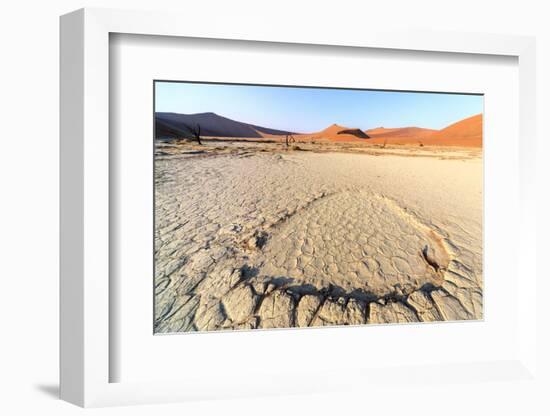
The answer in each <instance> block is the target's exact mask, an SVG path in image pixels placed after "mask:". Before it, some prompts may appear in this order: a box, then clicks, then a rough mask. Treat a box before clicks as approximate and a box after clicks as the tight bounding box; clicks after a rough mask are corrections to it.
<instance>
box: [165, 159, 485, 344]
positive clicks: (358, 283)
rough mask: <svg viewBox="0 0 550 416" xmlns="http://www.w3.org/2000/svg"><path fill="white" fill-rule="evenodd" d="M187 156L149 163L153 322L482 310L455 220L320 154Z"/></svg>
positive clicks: (296, 322)
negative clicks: (342, 171) (334, 167)
mask: <svg viewBox="0 0 550 416" xmlns="http://www.w3.org/2000/svg"><path fill="white" fill-rule="evenodd" d="M189 157H190V158H192V161H190V160H185V161H181V160H178V159H176V158H164V159H162V160H160V161H158V162H157V168H156V184H157V195H156V217H157V224H156V236H155V238H156V241H155V247H156V253H155V257H156V276H155V332H164V333H166V332H182V331H196V330H201V331H202V330H220V329H227V330H229V329H254V328H286V327H307V326H325V325H359V324H366V323H369V324H370V323H398V322H427V321H441V320H463V319H480V318H481V314H482V289H481V280H480V270H479V267H478V265H477V264H478V263H477V262H472V261H469V260H472V259H473V258H475V259H476V261H477V257H473V256H474V255H473V254H472V253H471V251H470V247H471V245H472V237H471V234H472V233H471V232H470V231H469V230H465V227H462V226H461V227H460V229H458V228H457V227H456V226H455V225H454V224H453V223H452V222H448V223H446V222H444V221H443V222H436V221H429V222H428V221H425V220H423V219H422V218H424V217H423V216H422V215H419V214H418V213H417V212H416V211H415V210H413V209H412V208H411V207H409V206H407V205H403V204H402V203H400V202H397V201H396V200H395V198H392V197H389V196H387V195H385V193H382V192H380V191H379V190H374V189H372V187H370V186H367V185H368V184H365V180H364V179H362V178H359V179H355V178H350V177H349V176H345V175H333V172H328V174H327V173H326V172H325V173H323V172H324V171H323V170H322V169H320V168H319V166H320V165H319V164H318V161H317V160H315V158H318V157H321V156H319V155H300V156H299V157H296V156H286V155H285V156H281V155H279V154H269V153H268V154H251V155H248V154H247V157H244V158H241V157H239V158H238V161H237V162H236V161H235V158H234V157H233V156H232V155H216V158H209V157H205V156H204V155H203V154H199V155H193V156H189ZM322 157H326V156H325V155H323V156H322ZM362 157H363V158H365V157H367V156H362ZM311 160H313V162H314V163H310V161H311ZM190 162H192V163H190ZM315 162H317V163H315ZM357 169H363V167H362V165H358V168H357ZM167 171H169V172H170V174H167V173H166V172H167ZM243 172H246V173H247V176H243ZM323 175H324V176H323ZM206 183H207V184H208V186H206V185H205V184H206ZM457 230H458V231H457Z"/></svg>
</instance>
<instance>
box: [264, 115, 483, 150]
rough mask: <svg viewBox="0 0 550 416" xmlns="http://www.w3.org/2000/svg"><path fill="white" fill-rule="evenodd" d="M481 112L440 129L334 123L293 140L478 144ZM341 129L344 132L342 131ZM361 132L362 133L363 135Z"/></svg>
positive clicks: (429, 144)
mask: <svg viewBox="0 0 550 416" xmlns="http://www.w3.org/2000/svg"><path fill="white" fill-rule="evenodd" d="M482 121H483V119H482V115H481V114H478V115H475V116H472V117H469V118H466V119H464V120H461V121H458V122H456V123H454V124H451V125H450V126H448V127H445V128H444V129H442V130H432V129H424V128H420V127H398V128H385V127H377V128H374V129H370V130H365V131H364V132H363V131H361V130H359V129H355V128H349V127H345V126H341V125H338V124H332V125H330V126H329V127H327V128H326V129H324V130H321V131H318V132H316V133H309V134H294V135H293V137H294V138H295V139H296V140H297V141H328V142H363V143H369V144H384V143H387V144H396V145H421V144H422V145H426V146H460V147H481V144H482V124H483V123H482ZM256 131H257V132H258V134H259V135H260V136H261V137H263V138H270V139H278V140H285V136H284V135H273V134H268V133H263V132H260V131H258V130H256ZM344 132H345V133H344ZM363 133H364V134H365V135H366V137H365V136H363Z"/></svg>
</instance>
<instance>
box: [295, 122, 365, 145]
mask: <svg viewBox="0 0 550 416" xmlns="http://www.w3.org/2000/svg"><path fill="white" fill-rule="evenodd" d="M343 131H349V132H356V133H355V134H351V133H341V132H343ZM362 134H363V132H362V131H361V130H359V129H355V128H349V127H345V126H340V125H338V124H332V125H330V126H328V127H327V128H326V129H324V130H321V131H318V132H317V133H311V134H296V135H295V136H294V137H295V138H296V140H328V141H333V142H355V141H361V142H365V141H368V137H359V135H362Z"/></svg>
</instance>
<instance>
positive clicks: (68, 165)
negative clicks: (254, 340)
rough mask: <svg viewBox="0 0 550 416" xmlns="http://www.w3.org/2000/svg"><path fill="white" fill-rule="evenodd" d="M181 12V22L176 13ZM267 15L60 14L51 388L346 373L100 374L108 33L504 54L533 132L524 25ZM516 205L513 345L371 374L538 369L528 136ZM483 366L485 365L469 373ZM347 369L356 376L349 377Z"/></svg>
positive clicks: (531, 54) (157, 390)
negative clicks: (56, 378)
mask: <svg viewBox="0 0 550 416" xmlns="http://www.w3.org/2000/svg"><path fill="white" fill-rule="evenodd" d="M181 21H185V22H186V24H185V25H181V23H180V22H181ZM279 29H280V28H279V27H277V26H271V25H269V24H266V25H262V26H261V27H251V28H246V27H245V26H242V29H241V26H239V30H241V31H242V33H241V32H239V30H237V29H236V28H235V26H234V25H232V23H231V22H228V23H227V24H226V25H217V26H216V27H208V26H205V25H202V24H201V23H200V21H194V20H192V19H191V20H190V19H186V18H185V17H184V16H178V15H177V14H176V15H174V14H172V13H160V12H159V13H156V12H155V13H151V12H137V11H119V10H107V9H82V10H78V11H75V12H73V13H70V14H68V15H65V16H63V17H62V18H61V158H60V159H61V281H60V286H61V313H60V316H61V318H60V319H61V339H60V348H61V356H60V358H61V370H60V373H61V389H60V394H61V398H62V399H64V400H67V401H69V402H71V403H74V404H77V405H80V406H85V407H88V406H108V405H120V404H139V403H158V402H167V401H184V400H192V399H199V398H217V397H228V398H229V397H239V396H254V395H262V394H272V393H273V386H282V385H284V386H285V387H284V389H279V390H278V391H277V392H276V393H285V392H286V393H307V392H313V393H315V392H322V391H333V390H338V389H342V388H344V389H345V388H348V387H349V386H350V385H348V384H345V383H344V384H342V383H341V382H339V381H336V380H337V379H338V380H341V379H342V375H349V370H345V369H342V371H341V374H338V375H337V377H334V379H335V380H334V381H327V382H324V383H323V382H314V383H310V384H308V385H307V387H304V385H305V383H304V380H306V379H308V378H309V379H310V380H315V379H316V377H317V376H318V375H316V374H309V375H308V374H303V375H301V377H295V378H294V379H292V380H290V381H289V379H288V377H287V376H288V375H285V374H279V375H270V376H269V377H270V383H266V384H265V385H262V384H261V383H251V384H249V385H238V384H236V385H235V386H226V387H225V388H222V386H221V384H216V383H212V382H211V381H209V380H196V379H189V380H181V381H174V382H170V381H166V382H164V381H160V382H159V381H151V382H140V383H125V382H118V383H114V382H110V372H109V368H110V362H111V361H112V360H114V359H116V357H113V355H112V352H111V351H110V348H109V345H110V343H109V338H110V332H109V331H110V326H109V322H110V321H109V319H110V318H109V317H110V315H109V308H110V306H111V307H112V305H110V302H111V301H112V299H111V298H110V297H109V290H110V285H109V274H110V264H111V263H110V259H109V227H110V216H109V183H110V182H109V181H110V174H109V172H110V168H112V166H110V163H111V162H112V161H110V158H109V88H110V87H109V36H110V34H113V33H124V34H136V35H149V36H171V37H188V38H208V39H227V40H245V41H251V42H252V41H263V42H280V43H282V44H306V45H331V46H334V47H350V46H352V47H357V48H382V49H390V50H412V51H431V52H439V53H458V54H460V53H465V54H484V55H505V56H512V57H517V59H518V62H519V89H520V92H519V136H520V140H522V141H526V142H530V143H531V142H534V140H535V137H536V136H535V134H536V131H535V126H536V120H535V115H536V111H535V105H536V103H535V91H536V78H535V41H534V39H533V38H530V37H519V36H508V35H488V34H468V33H430V32H411V31H407V32H395V31H391V32H389V31H388V32H384V31H379V30H375V29H368V30H366V31H365V30H361V31H360V32H357V31H356V30H355V29H354V28H349V29H348V30H343V31H341V30H339V31H334V32H330V33H329V32H326V31H323V30H322V29H321V28H320V29H318V30H315V29H312V30H308V31H307V32H304V31H301V30H300V29H299V28H287V29H285V31H280V30H279ZM518 163H519V165H520V170H519V172H520V177H519V178H518V181H519V184H520V192H519V196H520V199H519V201H516V202H517V203H518V204H519V206H520V213H519V218H518V221H519V224H517V227H518V230H519V235H518V239H519V243H518V258H517V262H518V264H517V265H515V267H516V270H517V271H516V273H519V270H521V271H522V276H521V278H522V282H523V283H525V284H523V285H521V287H518V291H517V303H518V309H517V310H518V316H517V317H516V319H517V322H519V323H521V324H520V325H519V326H518V332H519V333H518V346H517V350H516V351H517V354H515V355H514V356H513V357H512V356H511V357H510V359H509V360H505V361H503V360H499V361H481V362H472V363H467V364H465V363H462V364H460V365H459V364H457V363H453V362H448V363H442V364H441V365H440V366H433V365H422V364H421V363H420V364H419V366H418V367H415V368H414V369H411V368H399V367H397V368H393V369H387V368H383V369H380V370H375V369H374V370H371V372H370V375H371V376H372V379H371V380H370V381H369V380H367V379H364V380H362V381H360V382H359V384H358V386H359V387H360V386H361V385H362V383H363V384H364V385H367V384H369V383H372V382H373V380H375V379H377V380H378V381H380V380H386V381H385V382H386V383H387V382H390V380H391V379H392V377H399V378H402V379H411V380H413V379H414V380H417V381H418V380H420V382H430V381H431V382H433V380H437V379H438V377H440V375H441V373H442V372H448V373H449V374H452V376H453V377H454V378H455V379H461V380H468V378H469V377H471V380H469V381H471V382H480V380H487V379H489V380H499V379H506V380H517V381H518V382H520V381H522V380H526V379H531V380H535V382H536V380H537V377H538V374H537V372H536V369H537V364H536V346H537V338H536V331H537V326H536V325H537V322H536V319H535V318H536V289H535V288H536V279H537V271H536V269H535V263H536V261H535V253H536V250H535V228H536V223H535V217H534V215H532V213H534V212H535V211H536V209H535V190H534V176H535V171H534V169H535V147H534V146H522V147H520V148H518ZM472 374H482V375H483V377H472ZM356 382H357V380H355V381H354V383H356Z"/></svg>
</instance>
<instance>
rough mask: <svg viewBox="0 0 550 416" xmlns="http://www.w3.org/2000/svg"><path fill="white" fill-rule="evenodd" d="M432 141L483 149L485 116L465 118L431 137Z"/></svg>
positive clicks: (478, 115)
mask: <svg viewBox="0 0 550 416" xmlns="http://www.w3.org/2000/svg"><path fill="white" fill-rule="evenodd" d="M430 141H433V142H434V143H437V144H441V145H448V146H466V147H481V145H482V142H483V116H482V115H481V114H477V115H475V116H472V117H469V118H465V119H464V120H461V121H459V122H457V123H454V124H451V125H450V126H448V127H445V128H444V129H443V130H439V131H438V132H436V133H434V134H433V135H432V136H430Z"/></svg>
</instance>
